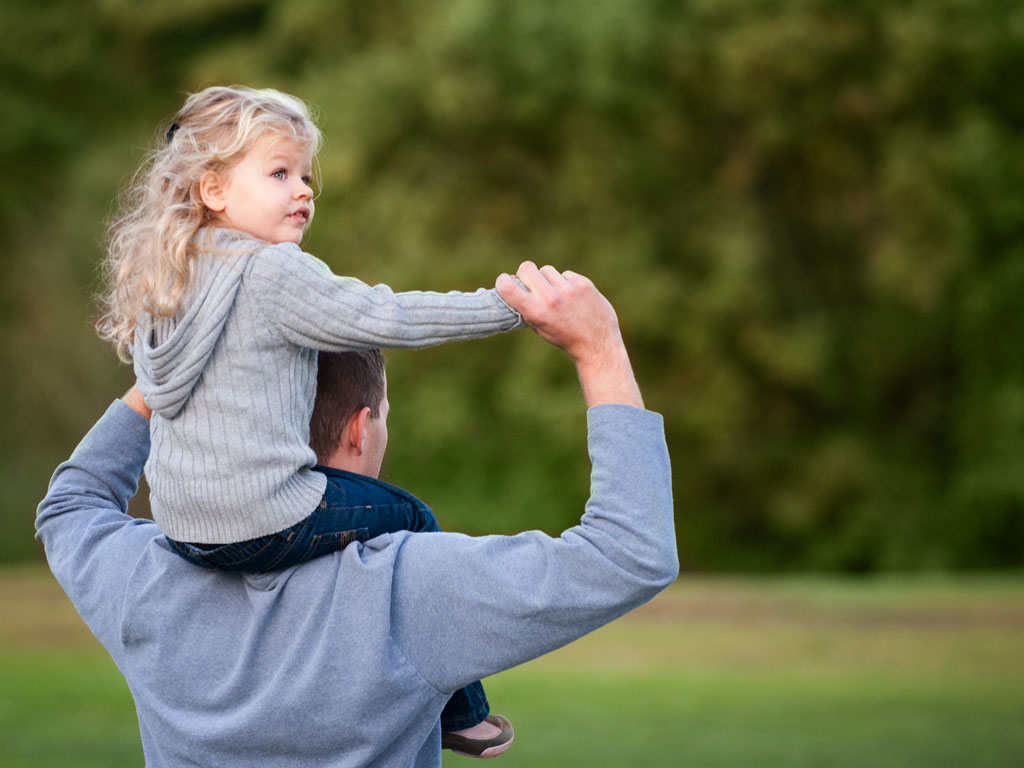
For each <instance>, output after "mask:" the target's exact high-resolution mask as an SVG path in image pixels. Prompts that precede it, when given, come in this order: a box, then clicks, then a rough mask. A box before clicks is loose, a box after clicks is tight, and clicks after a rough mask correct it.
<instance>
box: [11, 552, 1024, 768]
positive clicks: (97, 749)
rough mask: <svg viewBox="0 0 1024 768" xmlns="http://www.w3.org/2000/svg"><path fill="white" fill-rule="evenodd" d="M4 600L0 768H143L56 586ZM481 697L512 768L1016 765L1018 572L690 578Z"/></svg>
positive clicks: (1021, 596)
mask: <svg viewBox="0 0 1024 768" xmlns="http://www.w3.org/2000/svg"><path fill="white" fill-rule="evenodd" d="M0 606H2V610H3V615H4V621H3V623H2V624H0V744H2V745H3V747H2V749H0V766H4V767H6V766H12V767H13V766H26V767H27V766H33V768H36V767H41V766H93V765H95V766H121V765H126V766H127V765H133V766H134V765H139V764H141V762H142V760H141V750H140V748H139V744H138V731H137V724H136V721H135V714H134V709H133V707H132V704H131V699H130V697H129V695H128V692H127V689H126V687H125V685H124V682H123V680H121V678H120V676H119V675H118V673H117V671H116V669H115V668H114V667H113V664H112V663H111V662H110V660H109V659H108V658H107V657H106V655H105V653H104V652H103V651H102V649H100V648H99V647H98V646H97V644H96V642H95V640H93V639H92V637H91V636H90V635H89V633H88V631H87V630H86V629H85V628H84V626H82V624H81V622H80V620H79V619H78V618H77V616H76V615H75V613H74V611H73V610H72V609H71V607H70V605H69V604H68V602H67V600H66V599H65V598H64V597H63V595H62V594H61V593H60V591H59V589H58V588H57V587H56V586H55V585H54V584H53V582H52V579H50V578H49V576H48V574H47V573H46V572H45V571H43V570H41V569H17V570H6V571H0ZM486 687H487V690H488V694H489V696H490V698H491V703H492V706H493V707H494V709H495V711H497V712H502V713H504V714H506V715H507V716H509V717H510V718H511V719H512V721H513V722H514V723H515V726H516V734H517V735H516V744H515V746H514V747H513V749H512V750H511V751H510V752H509V753H508V754H507V755H505V756H504V757H502V758H501V764H502V765H504V766H506V768H513V766H531V767H533V768H543V766H559V767H560V768H562V767H564V766H574V765H578V766H588V767H594V766H678V765H687V766H703V767H708V768H714V767H716V766H723V767H724V766H729V767H730V768H731V767H732V766H744V765H749V766H787V767H788V766H792V767H800V766H808V767H810V766H814V768H821V767H825V768H827V767H829V766H837V767H842V766H850V767H851V768H853V766H857V768H862V767H863V766H872V767H873V768H874V767H881V768H884V767H885V766H893V768H908V767H912V766H929V768H934V767H939V768H941V767H942V766H951V767H952V766H957V767H958V768H959V767H960V766H980V767H982V768H984V767H985V766H1016V765H1024V577H1004V578H995V577H989V578H979V577H975V578H956V579H954V578H948V579H943V578H909V577H907V578H895V577H888V578H883V579H873V580H861V581H844V580H830V579H820V578H768V579H732V580H729V579H715V580H711V579H686V578H684V579H683V580H681V581H680V582H679V583H678V584H677V585H675V586H674V587H672V588H671V589H670V590H668V591H667V592H666V593H664V594H663V595H661V596H659V597H658V598H657V599H656V600H655V601H653V602H652V603H651V604H649V605H648V606H645V607H644V608H642V609H640V610H638V611H636V612H634V613H633V614H631V615H630V616H628V617H626V618H625V619H623V620H620V621H619V622H616V623H614V624H612V625H610V626H608V627H606V628H604V629H603V630H601V631H599V632H597V633H594V634H593V635H591V636H589V637H587V638H584V639H583V640H582V641H580V642H578V643H575V644H573V645H572V646H570V647H568V648H565V649H562V650H561V651H558V652H556V653H554V654H551V655H549V656H546V657H544V658H542V659H538V660H536V661H534V662H532V663H530V664H527V665H524V666H523V667H520V668H518V669H514V670H511V671H509V672H506V673H504V674H502V675H498V676H496V677H494V678H491V679H489V680H487V681H486ZM444 764H445V766H448V767H449V768H453V767H454V766H459V765H463V766H468V765H471V764H472V763H469V762H468V761H467V759H466V758H460V757H457V756H453V755H450V754H446V755H445V757H444Z"/></svg>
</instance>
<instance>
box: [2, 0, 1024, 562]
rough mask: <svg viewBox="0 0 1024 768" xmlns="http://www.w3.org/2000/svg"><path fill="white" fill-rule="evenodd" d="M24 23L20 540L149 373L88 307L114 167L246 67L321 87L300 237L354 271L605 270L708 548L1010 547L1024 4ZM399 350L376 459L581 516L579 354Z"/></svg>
mask: <svg viewBox="0 0 1024 768" xmlns="http://www.w3.org/2000/svg"><path fill="white" fill-rule="evenodd" d="M0 22H2V23H0V26H2V28H3V29H4V30H5V44H4V46H3V47H2V48H0V103H2V105H3V106H2V117H0V161H2V165H3V169H4V177H5V183H4V184H3V185H2V186H0V195H2V198H0V228H2V232H3V239H4V245H5V254H4V257H3V258H2V259H0V371H2V373H0V424H2V425H3V426H2V442H0V486H2V487H3V489H4V490H3V493H2V494H0V562H13V561H27V560H39V559H41V551H40V549H39V547H38V545H37V544H36V543H35V542H34V540H33V538H32V516H33V510H34V508H35V505H36V503H37V502H38V501H39V499H40V498H41V497H42V496H43V494H44V492H45V488H46V483H47V481H48V479H49V476H50V473H51V472H52V470H53V468H54V467H55V466H56V464H57V463H58V462H59V461H61V460H62V459H63V458H65V457H66V456H67V455H68V453H69V452H70V450H71V449H72V447H73V446H74V445H75V443H76V442H77V440H78V439H79V438H80V437H81V436H82V434H84V432H85V431H86V430H87V429H88V427H89V426H91V424H92V423H93V422H94V421H95V420H96V419H97V418H98V416H99V415H100V414H101V413H102V411H103V409H104V408H105V407H106V405H107V404H108V403H109V402H110V400H111V399H113V398H114V397H116V396H118V395H119V394H120V393H121V392H123V391H124V389H126V388H127V387H128V386H129V385H130V383H131V381H132V376H131V371H130V368H129V367H127V366H124V365H121V364H120V363H118V361H117V359H116V357H115V355H114V354H113V352H112V351H111V350H110V349H109V348H107V347H105V346H104V345H103V344H102V343H101V342H100V341H99V339H98V338H97V337H96V335H95V333H94V331H93V329H92V325H91V322H92V318H93V316H94V314H95V311H96V305H95V302H94V296H95V294H96V293H97V291H98V290H99V282H98V277H97V276H98V267H99V264H100V262H101V259H102V257H103V239H104V232H105V222H106V220H107V219H108V218H109V216H110V215H111V213H112V212H113V210H114V209H113V205H114V200H115V198H116V196H117V194H118V190H119V189H120V187H121V185H122V184H123V183H124V181H125V179H126V177H127V176H128V175H129V174H130V173H131V172H132V171H133V170H134V168H135V167H136V166H137V165H138V163H139V161H140V159H141V157H142V155H143V153H144V151H145V148H146V147H148V146H152V144H153V142H154V141H156V140H157V137H158V136H159V135H160V127H161V126H163V127H164V128H165V127H166V123H167V121H168V119H169V118H170V116H172V115H173V113H174V112H175V111H176V110H177V109H178V107H179V106H180V104H181V103H182V101H183V100H184V98H185V96H186V95H187V94H188V93H190V92H193V91H195V90H198V89H201V88H203V87H206V86H209V85H215V84H232V83H242V84H247V85H252V86H259V87H263V86H267V87H275V88H278V89H281V90H284V91H288V92H290V93H294V94H296V95H298V96H299V97H301V98H303V99H305V100H306V101H307V102H309V103H310V104H312V105H313V106H314V107H315V109H316V110H317V112H318V114H319V115H320V123H321V126H322V128H323V129H324V132H325V134H326V136H327V143H326V146H325V149H324V151H323V154H322V156H321V170H322V178H321V180H320V185H321V187H322V194H321V197H320V199H319V202H318V206H317V218H316V221H315V223H314V225H313V227H312V230H311V233H310V236H309V237H308V240H307V241H306V243H305V247H306V249H307V250H309V251H310V252H312V253H314V254H315V255H317V256H319V257H320V258H322V259H324V260H325V261H326V262H328V263H329V264H330V265H331V267H332V268H333V269H334V271H336V272H338V273H343V274H352V275H355V276H357V277H359V278H361V279H363V280H365V281H367V282H370V283H377V282H386V283H388V284H390V285H391V286H393V287H394V288H396V289H400V290H401V289H431V290H448V289H455V288H457V289H465V290H469V289H474V288H476V287H478V286H480V285H487V286H489V285H492V284H493V281H494V278H495V276H496V275H497V274H498V273H500V272H502V271H513V270H514V269H515V268H516V266H517V265H518V264H519V262H520V261H521V260H523V259H527V258H529V259H533V260H535V261H537V262H538V263H552V264H555V265H557V266H558V267H560V268H563V269H573V270H576V271H579V272H582V273H584V274H586V275H589V276H590V277H592V278H593V279H594V281H595V282H596V283H597V285H598V287H600V288H601V289H602V290H603V291H604V292H605V293H606V294H607V295H608V296H609V298H610V299H611V300H612V302H613V304H614V305H615V306H616V307H617V309H618V311H619V317H620V321H621V324H622V327H623V330H624V334H625V336H626V340H627V343H628V345H629V347H630V349H631V352H632V356H633V360H634V363H635V366H636V368H637V372H638V377H639V379H640V383H641V386H642V388H643V390H644V393H645V397H646V401H647V404H648V407H650V408H651V409H653V410H657V411H660V412H661V413H663V414H664V416H665V423H666V429H667V435H668V440H669V448H670V452H671V456H672V461H673V466H674V493H675V498H676V506H677V518H678V519H677V522H678V531H679V546H680V555H681V559H682V565H683V568H684V569H685V570H688V571H691V572H725V571H745V572H765V571H818V572H821V571H826V572H841V573H872V572H881V571H894V570H898V571H908V570H909V571H929V572H933V571H953V570H963V569H989V570H990V569H1005V568H1014V567H1018V566H1020V565H1021V564H1022V560H1024V471H1022V470H1021V458H1022V457H1024V355H1022V353H1021V349H1020V347H1021V340H1022V338H1024V313H1022V312H1021V310H1020V305H1021V296H1022V295H1024V132H1022V129H1024V89H1021V88H1020V85H1019V78H1020V73H1021V72H1022V71H1024V6H1021V5H1020V4H1019V3H1016V2H1010V1H1008V0H898V1H893V0H854V1H851V0H843V2H839V1H838V0H689V1H683V0H636V1H633V2H623V1H622V0H558V1H557V2H551V1H550V0H518V2H514V3H512V2H499V1H497V0H493V1H488V2H485V1H484V0H434V1H433V2H423V1H422V0H377V1H376V2H368V1H362V0H348V1H343V0H333V1H331V2H328V1H327V0H290V1H288V2H285V1H284V0H173V1H172V0H149V1H148V2H145V3H142V2H138V1H134V0H97V1H95V2H82V1H81V0H48V2H45V3H39V2H37V3H28V2H25V1H24V0H16V1H15V2H6V3H4V5H3V7H2V9H0ZM1015 83H1016V85H1015ZM389 366H390V368H389V376H390V385H391V401H392V416H391V422H390V427H391V449H390V454H389V461H388V464H387V466H386V468H385V475H386V477H387V479H389V480H391V481H392V482H395V483H398V484H401V485H403V486H406V487H408V488H409V489H411V490H413V491H414V492H416V493H418V494H419V495H421V496H422V497H423V498H425V499H426V500H427V501H428V502H429V503H431V505H432V506H433V507H434V508H435V509H436V510H437V512H438V515H439V517H440V518H441V521H442V524H443V525H445V526H446V527H450V528H453V529H459V530H464V531H467V532H470V533H483V532H490V531H496V532H512V531H517V530H522V529H525V528H542V529H544V530H547V531H549V532H552V533H556V532H558V531H560V530H562V529H563V528H564V527H566V526H567V525H570V524H571V523H572V522H574V520H575V519H576V517H577V516H578V514H579V510H580V508H581V506H580V505H581V504H582V502H583V500H584V499H585V498H586V495H587V491H588V485H587V472H588V462H587V456H586V450H585V449H586V446H585V441H584V438H583V429H584V414H583V412H582V406H581V400H580V397H579V395H578V391H577V390H578V387H577V384H576V381H575V377H574V374H573V371H572V370H571V366H570V365H568V364H567V362H566V361H565V360H564V359H563V357H562V355H561V354H560V353H558V352H557V351H556V350H554V349H552V348H549V347H547V346H546V345H544V344H542V343H541V342H540V341H539V340H537V339H536V338H534V337H533V334H531V333H529V332H520V333H518V334H512V335H508V336H505V337H501V338H497V339H492V340H487V341H479V342H472V343H465V344H459V345H452V346H448V347H444V348H441V349H437V350H432V351H427V352H415V353H410V352H406V353H394V354H392V355H390V362H389ZM139 511H143V512H144V509H142V508H140V510H139Z"/></svg>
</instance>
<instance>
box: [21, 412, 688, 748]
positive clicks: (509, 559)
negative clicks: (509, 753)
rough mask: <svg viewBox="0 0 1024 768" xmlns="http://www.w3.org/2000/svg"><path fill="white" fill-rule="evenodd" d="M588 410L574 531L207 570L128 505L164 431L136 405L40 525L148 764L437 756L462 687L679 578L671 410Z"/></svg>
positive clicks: (62, 474)
mask: <svg viewBox="0 0 1024 768" xmlns="http://www.w3.org/2000/svg"><path fill="white" fill-rule="evenodd" d="M589 421H590V446H591V453H592V458H593V461H594V473H593V495H592V498H591V501H590V502H589V503H588V512H587V515H586V516H585V517H584V520H583V522H582V524H581V525H579V526H576V527H574V528H572V529H570V530H569V531H566V532H565V533H564V534H563V535H562V537H560V538H557V539H553V538H550V537H547V536H544V535H543V534H540V533H537V532H528V533H524V534H521V535H519V536H515V537H501V536H494V537H482V538H470V537H466V536H462V535H460V534H444V533H429V534H410V533H405V532H401V533H397V534H391V535H388V536H382V537H379V538H377V539H374V540H372V541H370V542H368V543H366V544H365V545H360V544H352V545H350V546H349V547H347V548H346V549H345V550H344V551H342V552H340V553H338V554H336V555H334V556H331V557H324V558H320V559H318V560H315V561H312V562H309V563H305V564H304V565H302V566H298V567H295V568H291V569H287V570H284V571H280V572H274V573H269V574H262V575H248V576H239V575H237V574H224V573H215V572H209V571H205V570H202V569H199V568H196V567H194V566H192V565H189V564H188V563H186V562H185V561H184V560H182V559H181V558H180V557H178V556H177V555H176V554H174V553H172V552H171V551H170V550H169V549H168V547H167V544H166V543H165V540H164V537H163V534H162V533H161V532H160V530H159V529H158V528H157V526H156V525H155V524H153V523H151V522H148V521H139V520H132V519H131V518H128V517H127V516H126V515H124V513H123V509H124V507H125V505H126V504H127V500H128V498H129V497H130V496H131V494H132V493H133V492H134V490H135V483H136V482H137V479H138V475H139V472H140V470H141V466H142V463H143V462H144V460H145V455H146V453H147V451H148V434H149V433H148V429H147V425H146V422H145V420H144V419H143V418H142V417H140V416H138V415H137V414H136V413H135V412H134V411H132V410H131V409H130V408H129V407H128V406H126V405H125V404H124V403H122V402H120V401H118V402H115V403H114V404H113V405H112V406H111V408H110V409H109V410H108V412H107V413H106V414H105V415H104V417H103V419H101V420H100V422H99V423H98V424H97V426H96V427H94V428H93V430H92V431H91V432H90V434H89V435H88V436H87V437H86V438H85V439H84V440H83V442H82V444H81V445H80V446H79V448H78V449H76V452H75V454H74V455H73V456H72V458H71V459H70V460H69V461H68V462H66V463H65V464H63V465H62V466H61V467H60V468H58V471H57V473H56V474H55V476H54V480H53V482H52V483H51V488H50V492H49V494H48V495H47V497H46V499H44V501H43V503H42V504H41V505H40V509H39V517H38V519H37V526H38V528H39V537H40V538H41V539H42V540H43V541H44V543H45V544H46V549H47V556H48V558H49V561H50V565H51V568H52V569H53V571H54V573H55V574H56V576H57V578H58V580H59V581H60V582H61V584H62V586H63V587H64V588H65V590H66V591H67V593H68V595H69V596H70V597H71V599H72V601H73V602H74V604H75V606H76V608H77V609H78V610H79V612H80V613H81V614H82V616H83V618H84V619H85V621H86V623H87V624H88V625H89V626H90V628H91V629H92V630H93V632H94V633H95V634H96V635H97V637H98V638H99V639H100V641H101V642H102V643H103V644H104V646H105V647H106V648H107V649H108V650H109V651H110V653H111V656H112V657H113V658H114V661H115V662H116V663H117V665H118V667H119V668H120V670H121V671H122V673H123V674H124V675H125V677H126V678H127V680H128V683H129V687H130V688H131V690H132V694H133V696H134V698H135V701H136V706H137V709H138V714H139V723H140V729H141V731H142V739H143V747H144V750H145V753H146V759H147V763H149V764H151V765H187V764H202V765H275V766H277V765H296V766H300V765H301V766H309V765H434V766H436V765H439V764H440V730H439V726H438V717H439V714H440V711H441V709H442V708H443V706H444V704H445V702H446V701H447V699H448V697H449V695H450V694H451V693H452V692H453V691H454V690H456V689H458V688H460V687H462V686H463V685H465V684H467V683H469V682H471V681H473V680H476V679H480V678H483V677H486V676H487V675H490V674H493V673H495V672H499V671H501V670H503V669H507V668H509V667H511V666H514V665H515V664H518V663H521V662H523V661H526V660H528V659H530V658H533V657H535V656H537V655H540V654H541V653H544V652H546V651H548V650H551V649H553V648H556V647H559V646H561V645H564V644H565V643H567V642H570V641H571V640H573V639H575V638H577V637H579V636H581V635H583V634H585V633H586V632H588V631H590V630H592V629H594V628H595V627H597V626H600V625H601V624H604V623H606V622H607V621H610V620H611V619H613V618H615V617H616V616H618V615H620V614H622V613H624V612H625V611H627V610H629V609H630V608H632V607H634V606H635V605H638V604H640V603H642V602H644V601H645V600H647V599H649V598H650V597H652V596H653V595H654V594H655V593H657V592H658V591H659V590H660V589H661V588H663V587H664V585H666V584H667V583H669V582H670V581H671V580H672V579H673V578H674V577H675V575H676V572H677V563H676V560H675V546H674V534H673V529H672V502H671V491H670V487H669V486H670V484H669V472H668V457H667V454H666V452H665V446H664V438H663V434H662V426H661V419H660V417H659V416H657V415H656V414H652V413H650V412H647V411H642V410H639V409H635V408H628V407H624V406H614V405H613V406H602V407H598V408H594V409H591V411H590V412H589ZM623 477H628V478H629V482H627V483H624V482H622V478H623ZM83 500H88V503H87V504H85V503H83Z"/></svg>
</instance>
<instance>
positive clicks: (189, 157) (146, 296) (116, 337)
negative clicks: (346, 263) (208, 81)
mask: <svg viewBox="0 0 1024 768" xmlns="http://www.w3.org/2000/svg"><path fill="white" fill-rule="evenodd" d="M268 132H276V133H280V134H282V135H286V136H288V137H289V138H292V139H295V140H296V141H298V142H300V143H301V144H303V145H304V146H307V147H309V148H310V151H311V152H312V154H313V156H314V157H315V156H316V154H317V152H318V151H319V149H320V144H321V141H322V136H321V133H320V129H319V128H318V127H317V126H316V123H315V122H314V120H313V118H312V116H311V115H310V111H309V108H308V107H307V106H306V105H305V104H304V103H303V102H302V101H300V100H299V99H297V98H295V97H294V96H289V95H287V94H284V93H281V92H279V91H275V90H272V89H261V90H257V89H253V88H246V87H243V86H231V87H220V86H218V87H213V88H207V89H205V90H203V91H200V92H198V93H195V94H192V95H191V96H189V98H188V99H187V100H186V102H185V105H184V106H183V107H182V108H181V110H180V111H179V112H178V113H177V115H175V116H174V118H173V119H172V120H171V123H170V126H169V127H168V128H167V129H166V131H162V132H161V135H160V138H159V140H158V144H159V146H157V147H156V148H155V149H153V150H152V151H150V152H149V153H148V155H147V157H146V159H145V160H144V161H143V163H142V165H141V166H140V167H139V169H138V171H136V173H135V175H134V176H133V177H132V180H131V182H130V183H129V184H128V186H127V187H126V188H125V190H124V191H123V192H122V194H121V196H120V198H119V211H118V213H117V215H116V216H115V217H114V218H113V220H112V221H111V224H110V227H109V230H108V235H107V256H106V259H105V261H104V277H105V285H106V289H105V293H104V295H103V296H102V297H101V302H102V314H101V315H100V317H99V319H98V320H97V321H96V330H97V331H98V332H99V334H100V336H101V337H102V338H104V339H106V340H108V341H110V342H112V343H113V344H114V346H115V348H116V349H117V355H118V357H119V358H121V360H123V361H124V362H129V361H130V360H131V347H132V343H133V340H134V336H135V329H136V327H137V326H138V325H139V323H140V322H142V321H144V320H145V319H146V318H147V317H148V318H150V319H155V318H160V317H172V316H173V315H174V314H175V313H176V312H177V311H178V308H179V307H180V305H181V302H182V300H183V298H184V297H185V295H186V294H187V292H188V290H189V287H190V285H191V282H192V275H193V264H194V257H195V254H196V243H197V240H198V236H199V234H200V232H201V231H202V229H203V227H205V226H207V225H208V224H210V223H211V222H212V219H213V217H212V214H211V212H210V211H209V209H207V208H206V206H205V205H203V202H202V199H201V198H200V193H199V182H200V179H201V178H202V176H203V174H204V173H206V172H207V171H214V172H218V173H223V172H225V171H228V170H230V169H231V168H232V167H233V166H234V165H235V164H237V163H238V162H240V161H241V159H242V158H243V157H244V155H245V153H246V152H248V151H249V149H250V148H251V147H252V146H253V144H255V143H256V142H257V141H258V140H259V139H260V138H261V137H262V136H264V135H265V134H267V133H268Z"/></svg>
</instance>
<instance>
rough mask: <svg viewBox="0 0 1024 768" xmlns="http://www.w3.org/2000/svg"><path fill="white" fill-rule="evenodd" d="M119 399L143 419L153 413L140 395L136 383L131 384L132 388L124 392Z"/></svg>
mask: <svg viewBox="0 0 1024 768" xmlns="http://www.w3.org/2000/svg"><path fill="white" fill-rule="evenodd" d="M121 399H122V400H124V402H125V404H126V405H127V406H128V407H130V408H131V409H132V410H133V411H135V412H136V413H137V414H139V416H142V417H143V418H144V419H148V418H149V417H150V416H152V415H153V412H152V411H151V410H150V409H149V406H148V405H146V400H145V398H143V397H142V393H141V392H139V387H138V385H137V384H135V385H132V388H131V389H129V390H128V391H127V392H125V393H124V397H122V398H121Z"/></svg>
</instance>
